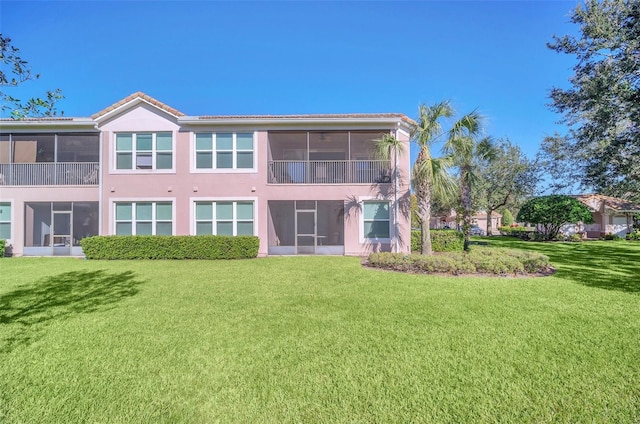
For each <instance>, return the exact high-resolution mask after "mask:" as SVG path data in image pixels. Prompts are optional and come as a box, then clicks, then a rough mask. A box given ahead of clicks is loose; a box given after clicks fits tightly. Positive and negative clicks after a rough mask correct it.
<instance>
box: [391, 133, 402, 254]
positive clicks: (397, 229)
mask: <svg viewBox="0 0 640 424" xmlns="http://www.w3.org/2000/svg"><path fill="white" fill-rule="evenodd" d="M395 137H396V140H397V139H398V130H397V129H396V134H395ZM393 159H394V165H393V173H394V178H393V184H394V186H395V187H394V190H393V196H394V201H393V204H394V205H395V206H394V208H393V213H394V230H395V235H394V238H395V245H396V246H395V249H396V253H399V252H400V240H399V234H400V227H399V225H398V190H399V189H400V186H399V183H398V149H397V148H396V149H394V152H393Z"/></svg>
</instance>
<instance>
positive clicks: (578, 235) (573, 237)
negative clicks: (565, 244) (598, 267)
mask: <svg viewBox="0 0 640 424" xmlns="http://www.w3.org/2000/svg"><path fill="white" fill-rule="evenodd" d="M567 241H572V242H578V241H582V233H575V234H571V235H570V236H568V237H567Z"/></svg>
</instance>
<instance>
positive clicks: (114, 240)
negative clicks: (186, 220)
mask: <svg viewBox="0 0 640 424" xmlns="http://www.w3.org/2000/svg"><path fill="white" fill-rule="evenodd" d="M80 245H81V246H82V251H83V252H84V254H85V256H86V257H87V259H247V258H255V257H256V256H258V247H259V245H260V240H259V239H258V237H255V236H236V237H231V236H93V237H86V238H83V239H82V240H81V241H80Z"/></svg>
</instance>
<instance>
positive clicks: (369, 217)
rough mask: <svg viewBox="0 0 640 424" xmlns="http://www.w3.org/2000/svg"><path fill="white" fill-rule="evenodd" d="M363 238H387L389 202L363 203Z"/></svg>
mask: <svg viewBox="0 0 640 424" xmlns="http://www.w3.org/2000/svg"><path fill="white" fill-rule="evenodd" d="M363 206H364V211H363V212H364V220H363V223H364V228H363V234H364V238H368V239H371V238H376V239H388V238H389V202H378V201H365V202H364V203H363Z"/></svg>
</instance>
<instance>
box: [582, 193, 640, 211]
mask: <svg viewBox="0 0 640 424" xmlns="http://www.w3.org/2000/svg"><path fill="white" fill-rule="evenodd" d="M573 197H575V198H576V199H578V200H579V201H580V202H581V203H583V204H584V205H585V206H587V207H588V208H590V209H592V210H594V211H598V210H600V209H601V208H602V206H604V207H605V208H607V209H611V210H614V211H618V212H640V204H637V203H633V202H630V201H628V200H625V199H620V198H618V197H611V196H605V195H602V194H578V195H574V196H573Z"/></svg>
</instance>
